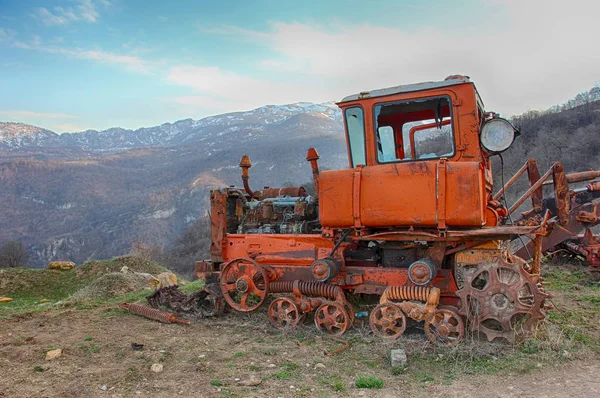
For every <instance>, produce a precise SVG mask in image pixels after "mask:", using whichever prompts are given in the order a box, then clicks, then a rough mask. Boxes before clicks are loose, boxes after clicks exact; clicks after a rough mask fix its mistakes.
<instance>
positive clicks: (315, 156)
mask: <svg viewBox="0 0 600 398" xmlns="http://www.w3.org/2000/svg"><path fill="white" fill-rule="evenodd" d="M306 160H308V161H309V162H310V167H311V168H312V173H313V184H314V185H315V199H319V164H318V163H317V161H318V160H319V153H318V152H317V150H316V149H315V148H308V151H307V152H306ZM248 162H250V159H248Z"/></svg>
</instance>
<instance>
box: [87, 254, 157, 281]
mask: <svg viewBox="0 0 600 398" xmlns="http://www.w3.org/2000/svg"><path fill="white" fill-rule="evenodd" d="M123 267H127V268H129V270H130V271H133V272H140V273H147V274H152V275H158V274H160V273H161V272H165V271H166V269H165V268H163V267H161V266H160V265H158V264H156V263H155V262H153V261H149V260H144V259H143V258H140V257H135V256H122V257H115V258H113V259H111V260H92V261H88V262H86V263H85V264H82V265H81V266H80V267H78V268H77V269H76V273H77V276H78V277H85V278H99V277H101V276H102V275H105V274H109V273H113V272H120V271H121V269H122V268H123Z"/></svg>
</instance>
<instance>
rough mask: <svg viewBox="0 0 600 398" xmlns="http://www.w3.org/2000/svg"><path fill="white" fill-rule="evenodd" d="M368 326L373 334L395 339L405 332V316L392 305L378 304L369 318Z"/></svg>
mask: <svg viewBox="0 0 600 398" xmlns="http://www.w3.org/2000/svg"><path fill="white" fill-rule="evenodd" d="M369 325H370V326H371V330H372V331H373V333H375V334H377V335H379V336H382V337H385V338H389V339H397V338H398V337H400V336H401V335H402V333H404V331H405V330H406V316H405V315H404V313H403V312H402V310H401V309H400V308H399V307H398V306H396V305H394V304H391V303H386V304H379V305H378V306H377V307H375V309H374V310H373V312H371V315H370V316H369Z"/></svg>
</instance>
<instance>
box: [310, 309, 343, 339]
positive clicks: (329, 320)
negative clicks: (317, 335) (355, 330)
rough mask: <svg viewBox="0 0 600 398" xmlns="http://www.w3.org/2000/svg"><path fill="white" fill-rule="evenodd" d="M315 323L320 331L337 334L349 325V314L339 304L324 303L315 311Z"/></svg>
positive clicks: (340, 333) (341, 332)
mask: <svg viewBox="0 0 600 398" xmlns="http://www.w3.org/2000/svg"><path fill="white" fill-rule="evenodd" d="M315 325H316V326H317V329H319V330H320V331H321V332H324V333H327V334H333V335H338V336H339V335H342V334H344V332H346V330H347V329H348V328H349V327H350V326H351V323H350V316H349V315H348V313H347V312H346V310H345V309H344V307H343V306H342V305H341V304H338V303H334V302H331V303H325V304H322V305H321V306H320V307H319V308H317V311H316V312H315Z"/></svg>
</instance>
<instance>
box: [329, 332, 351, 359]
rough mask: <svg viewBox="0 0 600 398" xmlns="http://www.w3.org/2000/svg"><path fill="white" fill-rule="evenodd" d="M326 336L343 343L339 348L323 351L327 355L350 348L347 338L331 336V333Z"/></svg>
mask: <svg viewBox="0 0 600 398" xmlns="http://www.w3.org/2000/svg"><path fill="white" fill-rule="evenodd" d="M327 337H329V338H330V339H332V340H335V341H337V342H338V343H342V344H343V346H342V347H340V348H336V349H335V350H333V351H325V355H328V356H333V355H337V354H339V353H340V352H344V351H346V350H347V349H348V348H350V342H349V341H347V340H344V339H340V338H339V337H335V336H331V335H327Z"/></svg>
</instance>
